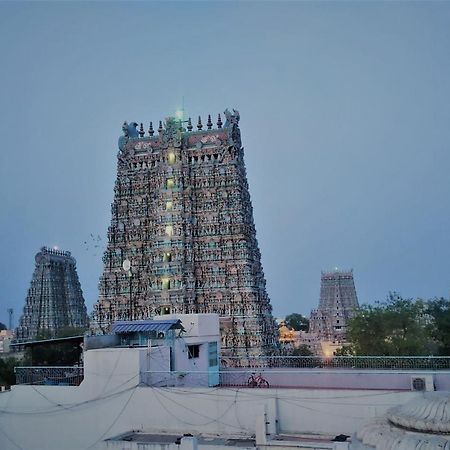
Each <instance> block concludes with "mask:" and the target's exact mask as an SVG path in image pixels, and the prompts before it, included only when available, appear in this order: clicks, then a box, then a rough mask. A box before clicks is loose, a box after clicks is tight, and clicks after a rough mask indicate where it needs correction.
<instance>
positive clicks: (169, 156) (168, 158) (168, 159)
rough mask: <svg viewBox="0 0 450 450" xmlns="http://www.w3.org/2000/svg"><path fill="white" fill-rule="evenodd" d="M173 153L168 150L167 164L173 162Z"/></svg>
mask: <svg viewBox="0 0 450 450" xmlns="http://www.w3.org/2000/svg"><path fill="white" fill-rule="evenodd" d="M175 159H176V158H175V153H173V152H170V153H169V154H168V155H167V162H168V163H169V165H172V164H175Z"/></svg>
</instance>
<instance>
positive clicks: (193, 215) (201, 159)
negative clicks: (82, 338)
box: [94, 110, 276, 356]
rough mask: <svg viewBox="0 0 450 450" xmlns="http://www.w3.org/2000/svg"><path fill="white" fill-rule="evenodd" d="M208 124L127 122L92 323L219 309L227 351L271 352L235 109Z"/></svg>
mask: <svg viewBox="0 0 450 450" xmlns="http://www.w3.org/2000/svg"><path fill="white" fill-rule="evenodd" d="M225 117H226V121H225V124H223V123H222V119H221V117H220V115H219V117H218V121H217V128H214V129H213V124H212V121H211V117H210V116H208V120H207V123H206V127H205V128H206V129H203V128H204V126H203V124H202V121H201V118H200V117H199V118H198V121H197V125H196V128H197V130H196V131H193V128H194V127H193V125H192V121H191V119H190V118H189V120H188V121H186V124H187V126H186V128H184V127H183V123H182V122H181V121H177V120H175V119H173V118H168V119H167V120H166V122H165V126H164V127H163V124H162V122H160V123H159V128H158V134H157V135H155V131H154V130H153V124H152V123H150V127H149V130H148V135H147V136H146V135H145V132H144V128H143V125H142V124H141V125H140V128H139V131H138V130H137V126H138V124H136V123H134V122H133V123H131V124H127V123H125V124H124V126H123V131H124V135H123V136H122V137H120V138H119V150H120V151H119V153H118V163H117V180H116V184H115V188H114V192H115V195H114V201H113V203H112V220H111V226H110V227H109V231H108V246H107V249H106V251H105V254H104V258H103V261H104V272H103V275H102V276H101V278H100V283H99V300H98V302H97V304H96V305H95V307H94V319H95V320H94V322H95V326H96V327H98V328H99V329H100V330H103V331H107V330H108V329H109V325H110V323H111V322H112V321H114V320H117V319H142V318H147V317H151V316H154V315H158V314H166V313H218V314H219V315H220V318H221V332H222V349H223V353H224V354H225V355H228V356H230V355H236V356H244V355H263V354H269V353H270V352H272V351H273V349H274V345H275V340H276V334H275V326H274V321H273V318H272V315H271V309H272V308H271V305H270V303H269V298H268V296H267V293H266V289H265V279H264V274H263V270H262V267H261V261H260V259H261V258H260V252H259V249H258V243H257V240H256V232H255V227H254V223H253V211H252V205H251V201H250V195H249V191H248V185H247V177H246V171H245V165H244V150H243V148H242V147H241V138H240V130H239V113H238V112H237V111H236V110H233V113H231V112H229V111H228V110H227V111H225Z"/></svg>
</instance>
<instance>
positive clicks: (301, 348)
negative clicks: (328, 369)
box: [292, 344, 314, 356]
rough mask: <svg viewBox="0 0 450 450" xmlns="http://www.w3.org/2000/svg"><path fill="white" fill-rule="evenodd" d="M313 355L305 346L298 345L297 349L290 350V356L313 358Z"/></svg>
mask: <svg viewBox="0 0 450 450" xmlns="http://www.w3.org/2000/svg"><path fill="white" fill-rule="evenodd" d="M313 355H314V353H313V352H312V351H311V350H310V349H309V348H308V346H307V345H306V344H302V345H300V346H299V347H298V348H294V350H292V356H313Z"/></svg>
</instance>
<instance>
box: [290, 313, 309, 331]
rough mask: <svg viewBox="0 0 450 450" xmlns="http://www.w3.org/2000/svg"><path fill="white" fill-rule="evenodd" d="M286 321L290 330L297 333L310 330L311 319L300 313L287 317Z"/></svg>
mask: <svg viewBox="0 0 450 450" xmlns="http://www.w3.org/2000/svg"><path fill="white" fill-rule="evenodd" d="M284 321H285V323H286V325H287V326H288V327H289V328H292V329H293V330H295V331H308V330H309V319H308V318H306V317H305V316H303V315H301V314H298V313H292V314H289V315H288V316H286V318H285V319H284Z"/></svg>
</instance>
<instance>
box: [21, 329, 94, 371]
mask: <svg viewBox="0 0 450 450" xmlns="http://www.w3.org/2000/svg"><path fill="white" fill-rule="evenodd" d="M85 331H86V330H85V329H84V328H74V327H65V328H62V329H60V330H58V332H57V333H56V336H52V335H51V334H50V333H49V332H48V331H47V330H41V332H40V333H39V334H38V337H37V340H46V339H51V338H65V337H72V336H82V335H83V334H84V332H85ZM81 353H82V350H81V348H80V346H79V345H78V344H74V343H73V342H64V341H63V342H56V343H51V344H48V343H46V344H44V343H43V345H33V347H29V348H27V350H26V352H25V361H26V363H27V364H29V365H35V366H73V365H74V364H77V363H78V362H79V360H80V355H81Z"/></svg>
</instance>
